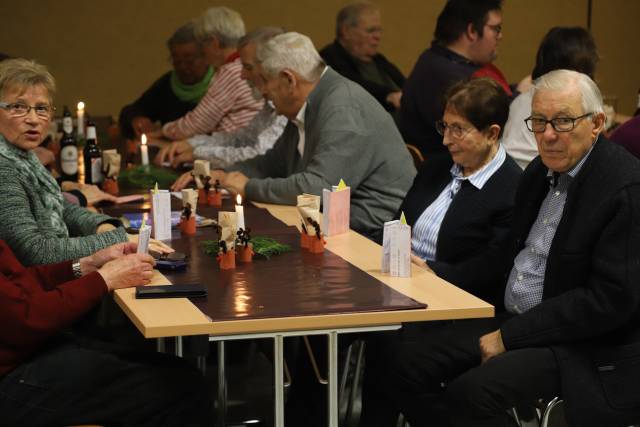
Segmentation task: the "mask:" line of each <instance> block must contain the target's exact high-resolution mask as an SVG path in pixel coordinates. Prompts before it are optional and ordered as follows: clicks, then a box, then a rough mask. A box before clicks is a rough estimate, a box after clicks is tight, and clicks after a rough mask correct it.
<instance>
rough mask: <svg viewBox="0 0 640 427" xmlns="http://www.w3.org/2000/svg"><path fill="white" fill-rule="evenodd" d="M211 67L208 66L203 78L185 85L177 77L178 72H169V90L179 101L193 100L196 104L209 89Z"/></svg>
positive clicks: (212, 72)
mask: <svg viewBox="0 0 640 427" xmlns="http://www.w3.org/2000/svg"><path fill="white" fill-rule="evenodd" d="M213 74H214V71H213V67H211V66H209V69H208V70H207V74H205V75H204V77H203V79H202V80H200V81H199V82H198V83H196V84H193V85H186V84H184V83H182V82H181V81H180V79H178V74H177V73H176V71H175V70H173V71H172V72H171V90H173V93H174V94H175V95H176V96H177V97H178V99H179V100H180V101H184V102H193V103H194V104H197V103H198V102H200V100H201V99H202V97H203V96H204V94H205V93H207V90H208V89H209V82H210V81H211V78H212V77H213Z"/></svg>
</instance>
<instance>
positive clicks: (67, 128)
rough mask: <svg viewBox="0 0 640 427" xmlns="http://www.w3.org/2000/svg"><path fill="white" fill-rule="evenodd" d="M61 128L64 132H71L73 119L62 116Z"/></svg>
mask: <svg viewBox="0 0 640 427" xmlns="http://www.w3.org/2000/svg"><path fill="white" fill-rule="evenodd" d="M62 130H63V131H64V133H66V134H70V133H73V119H72V118H71V117H63V118H62Z"/></svg>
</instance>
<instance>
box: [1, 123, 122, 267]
mask: <svg viewBox="0 0 640 427" xmlns="http://www.w3.org/2000/svg"><path fill="white" fill-rule="evenodd" d="M34 158H35V155H34V154H33V153H31V152H24V151H22V150H21V149H19V148H18V147H16V146H14V145H12V144H10V143H8V142H7V141H6V140H5V139H4V137H3V136H2V135H0V239H2V240H4V241H6V242H7V244H8V245H9V246H10V247H11V248H12V250H13V251H14V252H15V254H16V256H17V258H18V259H19V260H20V262H22V263H23V264H24V265H33V264H50V263H56V262H61V261H66V260H70V259H77V258H81V257H84V256H87V255H90V254H92V253H94V252H95V251H97V250H99V249H102V248H105V247H107V246H110V245H112V244H115V243H118V242H124V241H126V240H127V234H126V232H125V230H124V228H122V227H119V228H117V229H116V230H113V231H109V232H107V233H101V234H95V232H96V228H97V227H98V225H100V224H101V223H104V222H112V221H113V222H114V223H117V222H116V221H117V220H115V219H114V218H111V217H109V216H107V215H99V214H95V213H92V212H90V211H88V210H86V209H84V208H81V207H79V206H76V205H74V204H72V203H69V202H68V201H67V200H66V199H64V200H61V203H62V206H61V218H62V221H63V222H64V225H66V229H65V227H62V228H60V227H56V225H57V224H56V222H55V221H52V217H53V216H54V213H53V209H54V208H52V205H56V203H51V202H50V201H51V200H55V198H56V194H52V186H51V185H50V184H49V180H48V177H47V176H46V175H44V174H49V172H48V171H47V170H46V169H45V168H44V167H43V166H42V165H41V164H40V163H39V162H37V160H36V161H34ZM54 183H55V182H54ZM57 191H58V192H60V190H59V189H57ZM44 193H48V196H49V197H48V198H47V197H43V194H44Z"/></svg>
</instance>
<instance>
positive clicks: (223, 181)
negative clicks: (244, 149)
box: [171, 169, 249, 197]
mask: <svg viewBox="0 0 640 427" xmlns="http://www.w3.org/2000/svg"><path fill="white" fill-rule="evenodd" d="M209 176H211V182H215V181H216V180H218V181H220V185H221V186H222V187H224V188H226V189H227V190H229V192H230V193H232V194H239V195H241V196H242V197H245V187H246V186H247V182H249V177H247V176H246V175H245V174H243V173H242V172H228V173H227V172H225V171H223V170H221V169H216V170H213V171H211V172H210V173H209ZM191 181H193V175H192V174H191V172H185V173H183V174H182V175H181V176H180V178H178V179H177V180H176V182H174V183H173V185H172V186H171V191H180V190H182V189H183V188H185V187H186V186H187V185H189V183H191Z"/></svg>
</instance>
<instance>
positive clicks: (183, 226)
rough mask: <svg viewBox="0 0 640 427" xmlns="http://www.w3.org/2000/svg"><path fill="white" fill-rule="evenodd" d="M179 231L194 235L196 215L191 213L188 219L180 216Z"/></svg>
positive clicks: (186, 234)
mask: <svg viewBox="0 0 640 427" xmlns="http://www.w3.org/2000/svg"><path fill="white" fill-rule="evenodd" d="M180 232H182V234H184V235H185V236H194V235H195V234H196V217H195V215H191V216H190V217H189V219H185V217H182V218H181V220H180Z"/></svg>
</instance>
